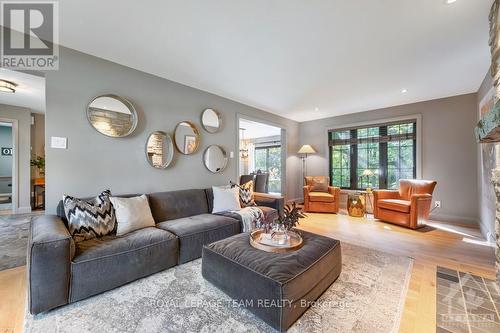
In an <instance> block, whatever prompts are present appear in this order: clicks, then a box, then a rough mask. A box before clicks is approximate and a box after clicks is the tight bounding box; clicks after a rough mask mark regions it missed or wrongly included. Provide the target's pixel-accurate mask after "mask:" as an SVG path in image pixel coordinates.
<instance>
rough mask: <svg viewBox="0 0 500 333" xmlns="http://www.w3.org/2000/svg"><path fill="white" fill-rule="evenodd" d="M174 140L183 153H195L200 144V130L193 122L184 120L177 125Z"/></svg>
mask: <svg viewBox="0 0 500 333" xmlns="http://www.w3.org/2000/svg"><path fill="white" fill-rule="evenodd" d="M174 141H175V146H176V147H177V150H178V151H179V152H180V153H181V154H184V155H191V154H194V153H195V152H196V151H197V150H198V147H199V146H200V132H199V131H198V128H196V125H195V124H193V123H192V122H190V121H182V122H180V123H178V124H177V126H175V132H174Z"/></svg>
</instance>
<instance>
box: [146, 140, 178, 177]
mask: <svg viewBox="0 0 500 333" xmlns="http://www.w3.org/2000/svg"><path fill="white" fill-rule="evenodd" d="M146 158H147V160H148V162H149V164H150V165H151V166H152V167H153V168H156V169H165V168H167V167H168V166H169V165H170V163H172V159H173V158H174V144H173V143H172V138H171V137H170V135H168V134H167V133H165V132H161V131H156V132H153V133H151V134H150V135H149V137H148V140H147V141H146Z"/></svg>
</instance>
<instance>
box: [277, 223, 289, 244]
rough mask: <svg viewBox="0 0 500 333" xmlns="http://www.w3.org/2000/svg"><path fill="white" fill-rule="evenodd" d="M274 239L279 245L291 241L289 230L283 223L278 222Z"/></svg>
mask: <svg viewBox="0 0 500 333" xmlns="http://www.w3.org/2000/svg"><path fill="white" fill-rule="evenodd" d="M273 241H274V242H275V243H276V244H278V245H285V244H288V243H289V242H290V236H289V235H288V230H287V229H286V228H285V226H284V225H282V224H276V225H275V226H274V228H273Z"/></svg>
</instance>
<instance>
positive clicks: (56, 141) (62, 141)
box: [50, 136, 68, 149]
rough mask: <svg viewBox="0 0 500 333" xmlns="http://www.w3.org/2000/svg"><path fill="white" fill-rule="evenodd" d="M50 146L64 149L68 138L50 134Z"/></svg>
mask: <svg viewBox="0 0 500 333" xmlns="http://www.w3.org/2000/svg"><path fill="white" fill-rule="evenodd" d="M50 147H51V148H57V149H66V148H67V147H68V138H63V137H59V136H52V137H51V138H50Z"/></svg>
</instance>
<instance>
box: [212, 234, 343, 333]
mask: <svg viewBox="0 0 500 333" xmlns="http://www.w3.org/2000/svg"><path fill="white" fill-rule="evenodd" d="M301 234H302V238H303V239H304V246H302V248H300V249H299V250H297V251H295V252H292V253H286V254H278V253H269V252H265V251H261V250H257V249H255V248H253V247H252V246H251V245H250V242H249V235H248V233H243V234H238V235H235V236H232V237H229V238H226V239H223V240H221V241H218V242H215V243H212V244H209V245H206V246H205V247H204V248H203V259H202V274H203V277H204V278H205V279H206V280H208V281H210V282H211V283H213V284H214V285H215V286H217V287H218V288H219V289H221V290H222V291H224V292H225V293H226V294H228V295H229V296H230V297H232V298H233V299H236V300H237V301H238V302H239V304H245V305H244V306H245V307H246V308H247V309H248V310H250V311H252V312H253V313H254V314H255V315H257V316H258V317H260V318H261V319H262V320H264V321H265V322H266V323H267V324H269V325H270V326H272V327H273V328H275V329H277V330H280V331H285V330H286V329H288V328H289V327H290V326H291V325H292V324H293V323H294V322H295V321H296V320H297V319H298V318H299V317H300V316H301V315H302V314H303V313H304V312H305V311H306V310H307V308H308V307H309V306H310V305H311V302H312V301H315V300H316V299H318V297H319V296H320V295H321V294H322V293H323V292H324V291H325V290H326V289H328V287H329V286H330V285H331V284H332V283H333V282H334V281H335V280H336V279H337V278H338V276H339V275H340V271H341V268H342V257H341V251H340V242H339V241H338V240H335V239H332V238H328V237H324V236H320V235H316V234H312V233H308V232H304V231H301Z"/></svg>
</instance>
